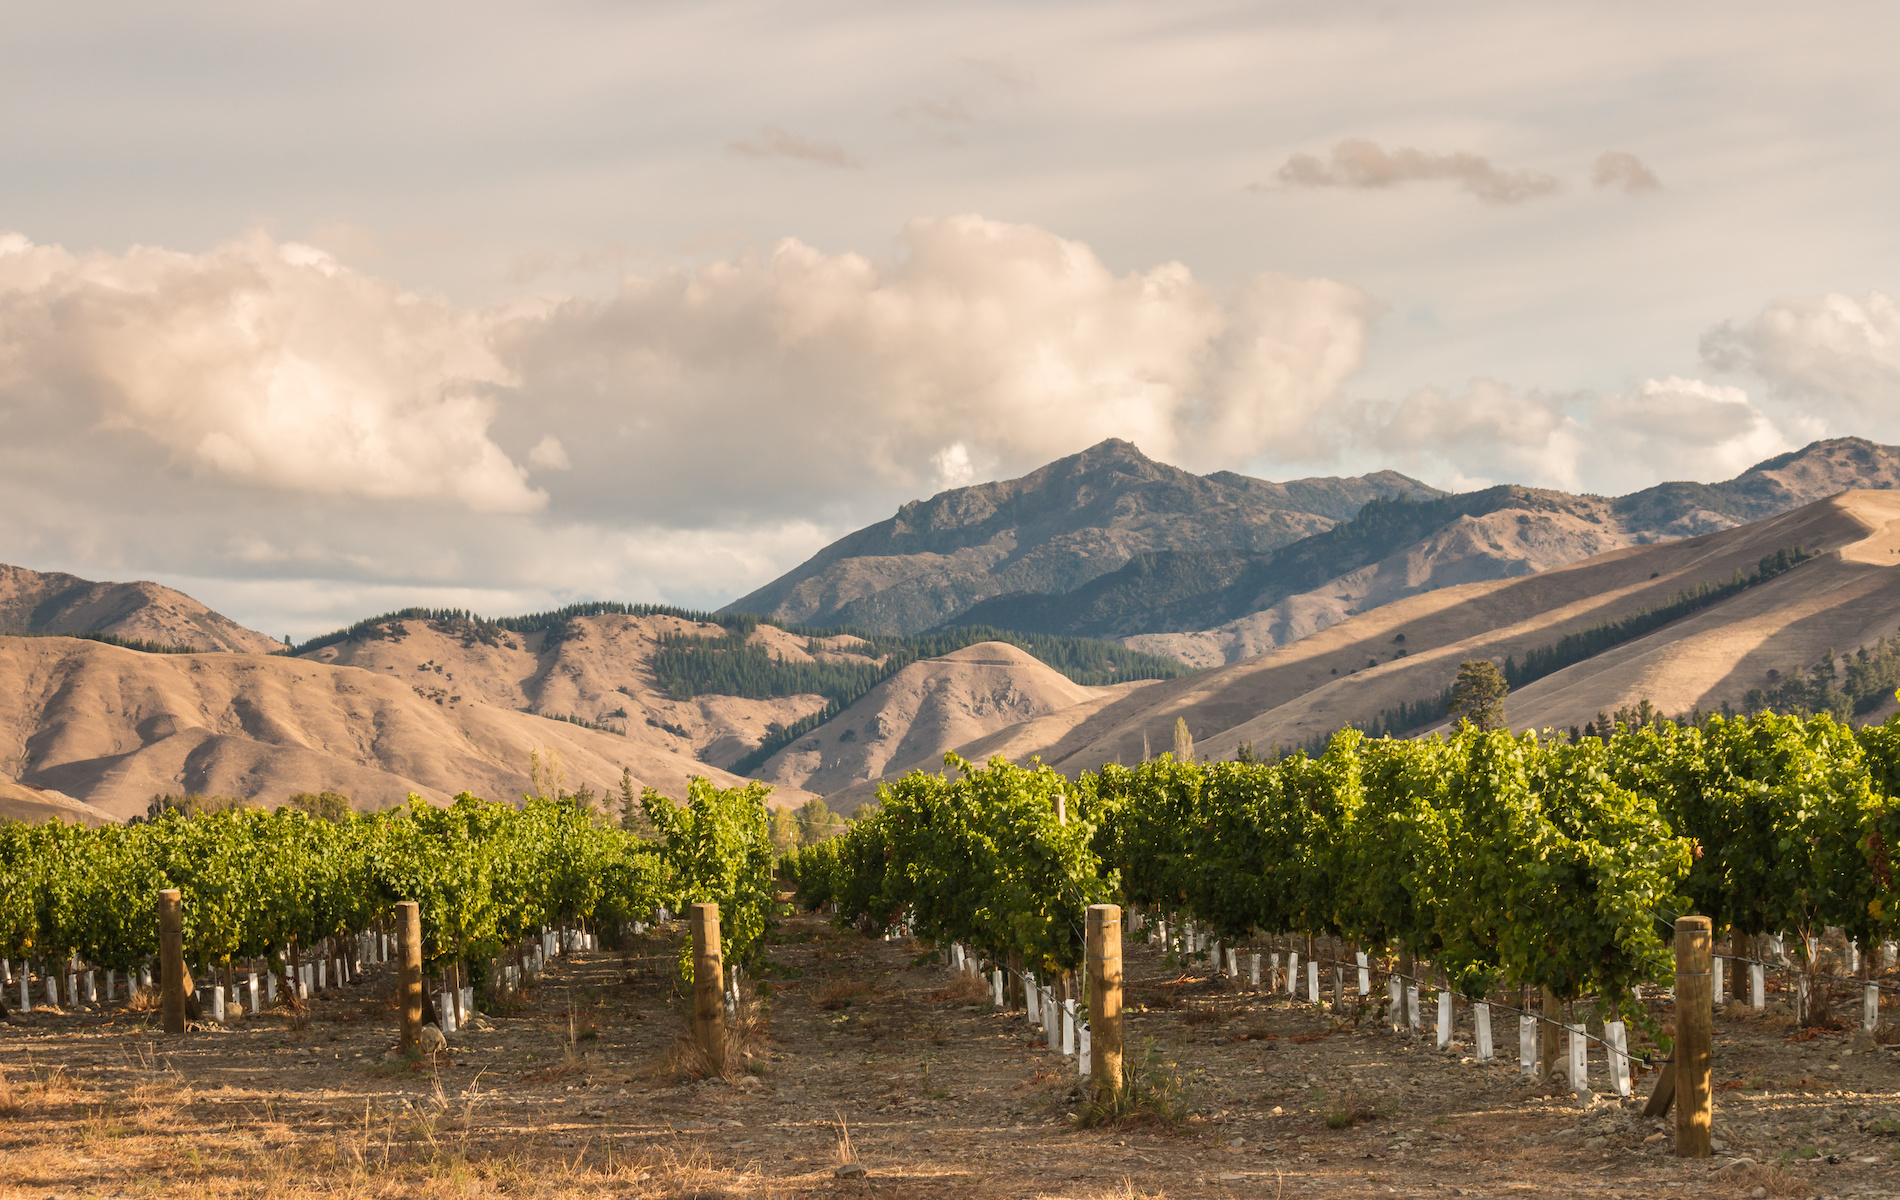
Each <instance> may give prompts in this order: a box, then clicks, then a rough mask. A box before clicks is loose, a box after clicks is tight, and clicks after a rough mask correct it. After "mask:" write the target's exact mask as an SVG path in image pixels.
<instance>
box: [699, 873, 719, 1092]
mask: <svg viewBox="0 0 1900 1200" xmlns="http://www.w3.org/2000/svg"><path fill="white" fill-rule="evenodd" d="M692 928H693V1038H694V1040H696V1041H697V1042H698V1043H699V1048H700V1050H702V1051H703V1052H704V1053H705V1055H706V1062H707V1065H708V1066H710V1067H711V1068H712V1070H713V1072H714V1073H715V1074H720V1075H723V1074H725V1071H726V1004H725V995H724V993H725V964H724V962H723V961H722V960H721V957H720V953H719V906H718V905H717V904H710V903H708V904H695V905H693V910H692Z"/></svg>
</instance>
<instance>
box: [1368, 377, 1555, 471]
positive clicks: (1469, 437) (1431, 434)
mask: <svg viewBox="0 0 1900 1200" xmlns="http://www.w3.org/2000/svg"><path fill="white" fill-rule="evenodd" d="M1568 407H1569V399H1568V398H1566V397H1562V396H1551V395H1545V394H1542V393H1537V392H1529V393H1519V392H1516V391H1513V390H1512V389H1511V388H1510V387H1509V386H1508V385H1506V384H1503V383H1500V382H1499V381H1497V380H1495V379H1474V380H1472V381H1471V383H1470V385H1469V387H1467V389H1466V390H1465V392H1464V394H1462V395H1453V394H1451V393H1448V392H1445V391H1441V390H1439V389H1437V388H1421V389H1419V390H1418V391H1415V392H1413V393H1412V394H1410V395H1409V396H1406V397H1405V398H1404V399H1403V400H1401V401H1399V402H1397V403H1396V404H1392V403H1387V404H1374V405H1369V406H1367V407H1366V408H1365V409H1364V410H1363V414H1362V416H1361V418H1360V420H1361V428H1362V430H1363V431H1364V432H1363V435H1362V436H1365V438H1366V440H1367V441H1369V442H1370V443H1371V445H1372V446H1373V447H1374V448H1375V449H1376V450H1377V451H1378V452H1379V453H1380V454H1382V455H1385V456H1387V457H1389V458H1392V459H1396V460H1397V461H1399V462H1403V463H1404V464H1405V465H1407V466H1409V467H1412V468H1414V469H1421V468H1423V469H1430V468H1431V467H1432V466H1433V465H1437V466H1439V467H1440V469H1441V470H1446V471H1447V472H1448V474H1449V476H1450V477H1451V478H1452V479H1453V480H1455V481H1456V483H1457V484H1458V485H1460V486H1466V487H1485V486H1489V485H1490V484H1491V483H1494V482H1498V481H1509V482H1530V483H1536V484H1540V485H1542V486H1545V487H1563V488H1568V487H1573V486H1575V483H1576V480H1577V465H1578V461H1577V460H1578V458H1579V456H1580V454H1581V453H1582V450H1583V444H1584V432H1585V431H1584V429H1583V428H1582V426H1581V425H1580V424H1579V423H1578V422H1577V421H1576V420H1575V419H1574V418H1573V417H1571V416H1570V415H1569V414H1568V412H1567V411H1566V409H1567V408H1568Z"/></svg>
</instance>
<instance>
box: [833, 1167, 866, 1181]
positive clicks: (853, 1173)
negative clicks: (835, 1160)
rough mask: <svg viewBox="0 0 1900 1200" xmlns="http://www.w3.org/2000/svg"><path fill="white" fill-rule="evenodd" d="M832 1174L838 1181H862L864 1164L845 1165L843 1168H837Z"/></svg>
mask: <svg viewBox="0 0 1900 1200" xmlns="http://www.w3.org/2000/svg"><path fill="white" fill-rule="evenodd" d="M832 1174H833V1175H836V1176H837V1177H838V1178H839V1179H863V1178H864V1164H863V1163H846V1164H845V1165H844V1166H842V1167H839V1168H838V1169H837V1170H835V1171H833V1172H832Z"/></svg>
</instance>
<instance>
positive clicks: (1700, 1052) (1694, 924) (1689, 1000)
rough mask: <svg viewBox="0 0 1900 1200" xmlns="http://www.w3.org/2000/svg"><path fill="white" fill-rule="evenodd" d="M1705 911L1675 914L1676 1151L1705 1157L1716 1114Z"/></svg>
mask: <svg viewBox="0 0 1900 1200" xmlns="http://www.w3.org/2000/svg"><path fill="white" fill-rule="evenodd" d="M1709 949H1710V929H1709V919H1708V918H1707V917H1679V918H1677V920H1676V1052H1675V1056H1674V1057H1675V1064H1676V1072H1675V1085H1676V1157H1677V1158H1707V1157H1709V1155H1711V1154H1712V1153H1714V1150H1713V1148H1712V1147H1711V1146H1710V1144H1709V1138H1710V1125H1711V1122H1712V1120H1713V1117H1714V1112H1713V1108H1712V1100H1713V1093H1712V1092H1711V1091H1710V1088H1709V1071H1710V1062H1709V1053H1710V1048H1711V1044H1712V1042H1713V1040H1714V1025H1715V1006H1714V1000H1713V997H1712V996H1711V995H1710V993H1709V987H1710V984H1711V980H1710V978H1709Z"/></svg>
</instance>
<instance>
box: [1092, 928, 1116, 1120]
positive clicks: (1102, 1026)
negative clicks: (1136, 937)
mask: <svg viewBox="0 0 1900 1200" xmlns="http://www.w3.org/2000/svg"><path fill="white" fill-rule="evenodd" d="M1088 957H1089V1075H1090V1076H1091V1077H1092V1078H1093V1079H1094V1081H1095V1090H1096V1091H1097V1092H1098V1093H1099V1092H1102V1091H1104V1090H1106V1091H1107V1092H1108V1093H1110V1094H1111V1095H1112V1094H1113V1093H1115V1092H1116V1091H1119V1090H1120V1089H1121V1085H1122V910H1121V908H1120V907H1119V906H1117V905H1114V904H1091V905H1089V923H1088Z"/></svg>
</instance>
